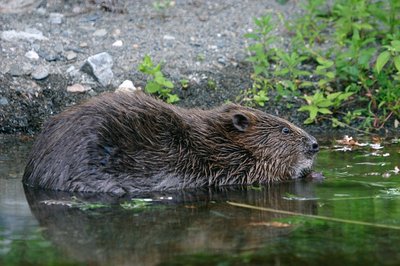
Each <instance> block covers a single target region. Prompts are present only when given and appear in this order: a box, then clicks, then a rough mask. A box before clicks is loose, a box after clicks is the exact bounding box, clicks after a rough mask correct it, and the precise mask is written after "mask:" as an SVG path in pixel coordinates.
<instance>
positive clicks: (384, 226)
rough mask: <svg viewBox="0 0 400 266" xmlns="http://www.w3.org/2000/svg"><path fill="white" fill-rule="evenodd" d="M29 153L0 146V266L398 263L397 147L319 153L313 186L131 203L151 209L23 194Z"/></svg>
mask: <svg viewBox="0 0 400 266" xmlns="http://www.w3.org/2000/svg"><path fill="white" fill-rule="evenodd" d="M30 145H31V143H30V142H26V141H21V140H20V139H17V138H10V137H1V136H0V265H399V263H400V173H398V172H396V168H395V167H396V166H397V167H400V144H399V143H391V142H390V139H389V140H386V141H385V142H383V143H382V144H381V145H382V146H383V148H382V149H378V150H375V149H372V148H371V147H369V146H368V147H359V148H357V149H355V150H353V151H346V152H345V151H337V150H335V149H336V148H334V147H333V145H332V144H329V143H328V145H327V146H324V147H323V148H322V150H321V152H320V154H319V157H318V159H317V162H316V166H315V168H316V171H319V172H322V173H323V174H324V176H325V177H326V179H325V180H323V181H316V180H314V181H310V180H303V181H298V182H288V183H283V184H276V185H271V186H269V187H268V186H263V187H246V188H224V189H220V190H212V189H201V190H193V191H184V192H175V193H153V194H148V195H140V196H141V198H145V199H152V201H140V200H139V201H131V197H126V198H123V199H116V198H112V197H110V196H108V195H95V194H68V193H60V192H58V193H57V192H40V191H32V190H27V191H24V188H23V186H22V184H21V176H22V172H23V168H24V162H25V158H26V155H27V153H28V151H29V149H30ZM229 202H234V203H241V204H248V205H251V206H259V207H263V208H270V209H274V210H283V211H288V212H290V213H291V214H282V213H276V212H272V211H270V210H268V211H267V210H255V209H249V208H244V207H238V206H234V205H231V204H229ZM100 204H101V205H100ZM293 213H294V214H296V213H297V214H296V215H293ZM299 214H302V215H304V216H301V215H299ZM307 215H313V216H312V217H310V216H307ZM331 218H335V219H337V220H335V221H332V220H329V219H331ZM326 219H328V220H326Z"/></svg>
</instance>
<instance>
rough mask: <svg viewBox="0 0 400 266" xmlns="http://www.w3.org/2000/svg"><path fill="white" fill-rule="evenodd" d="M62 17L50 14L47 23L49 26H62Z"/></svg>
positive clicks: (57, 14) (58, 14)
mask: <svg viewBox="0 0 400 266" xmlns="http://www.w3.org/2000/svg"><path fill="white" fill-rule="evenodd" d="M63 19H64V15H63V14H61V13H50V17H49V22H50V23H51V24H62V23H63Z"/></svg>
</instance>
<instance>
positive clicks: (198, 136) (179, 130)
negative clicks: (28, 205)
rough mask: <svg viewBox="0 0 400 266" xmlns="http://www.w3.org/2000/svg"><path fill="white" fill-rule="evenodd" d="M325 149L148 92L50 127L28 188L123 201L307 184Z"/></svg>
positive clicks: (265, 117)
mask: <svg viewBox="0 0 400 266" xmlns="http://www.w3.org/2000/svg"><path fill="white" fill-rule="evenodd" d="M317 151H318V143H317V141H316V140H315V138H314V137H312V136H310V135H309V134H307V133H306V132H305V131H303V130H302V129H300V128H298V127H296V126H295V125H293V124H291V123H289V122H288V121H286V120H284V119H281V118H278V117H275V116H273V115H270V114H266V113H264V112H261V111H258V110H255V109H252V108H248V107H242V106H239V105H235V104H228V105H224V106H221V107H218V108H215V109H211V110H200V109H183V108H179V107H176V106H172V105H169V104H166V103H164V102H162V101H159V100H156V99H154V98H152V97H151V96H148V95H145V94H144V93H142V92H134V93H105V94H102V95H100V96H98V97H96V98H93V99H91V100H89V101H88V102H86V103H85V104H82V105H79V106H75V107H72V108H70V109H69V110H67V111H65V112H63V113H61V114H59V115H57V116H55V117H53V118H52V119H50V120H49V121H48V122H47V123H46V124H45V125H44V128H43V131H42V132H41V134H40V135H39V136H38V138H37V140H36V142H35V144H34V146H33V150H32V153H31V154H30V157H29V161H28V164H27V166H26V168H25V173H24V176H23V182H24V183H25V184H26V185H28V186H31V187H35V188H39V187H40V188H45V189H52V190H63V191H82V192H112V193H116V194H124V193H132V192H139V191H140V192H142V191H155V190H166V189H178V188H179V189H180V188H186V187H200V186H222V185H233V184H241V185H243V184H244V185H246V184H254V183H268V182H274V181H279V180H287V179H294V178H299V177H302V176H303V175H305V174H306V173H308V172H309V171H310V169H311V166H312V164H313V160H314V157H315V154H316V153H317Z"/></svg>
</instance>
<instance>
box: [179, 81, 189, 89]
mask: <svg viewBox="0 0 400 266" xmlns="http://www.w3.org/2000/svg"><path fill="white" fill-rule="evenodd" d="M180 82H181V86H182V89H185V90H186V89H187V88H189V80H187V79H181V80H180Z"/></svg>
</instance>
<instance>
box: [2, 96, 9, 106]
mask: <svg viewBox="0 0 400 266" xmlns="http://www.w3.org/2000/svg"><path fill="white" fill-rule="evenodd" d="M0 105H1V106H4V105H8V100H7V98H6V97H1V98H0Z"/></svg>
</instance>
